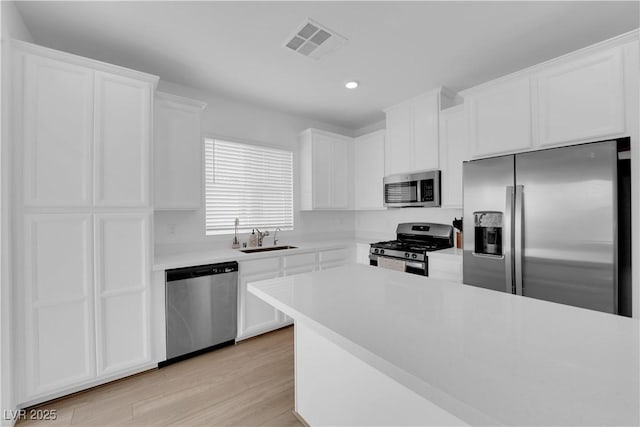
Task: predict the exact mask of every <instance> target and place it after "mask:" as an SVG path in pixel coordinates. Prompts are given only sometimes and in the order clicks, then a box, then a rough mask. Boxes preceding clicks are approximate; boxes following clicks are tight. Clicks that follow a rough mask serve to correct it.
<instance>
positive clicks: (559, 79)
mask: <svg viewBox="0 0 640 427" xmlns="http://www.w3.org/2000/svg"><path fill="white" fill-rule="evenodd" d="M637 55H638V32H637V31H633V32H629V33H627V34H623V35H621V36H618V37H615V38H613V39H611V40H607V41H605V42H602V43H598V44H596V45H593V46H589V47H586V48H584V49H581V50H579V51H576V52H572V53H570V54H567V55H565V56H562V57H559V58H555V59H553V60H551V61H548V62H545V63H542V64H538V65H535V66H533V67H530V68H527V69H525V70H522V71H518V72H516V73H513V74H511V75H508V76H505V77H501V78H499V79H496V80H494V81H491V82H488V83H484V84H482V85H480V86H477V87H474V88H470V89H467V90H465V91H463V92H462V93H461V95H462V96H463V97H464V100H465V108H467V114H468V119H469V147H470V151H471V155H472V157H475V158H479V157H487V156H495V155H500V154H506V153H516V152H523V151H531V150H537V149H543V148H547V147H553V146H559V145H570V144H580V143H585V142H593V141H600V140H603V139H607V138H617V137H623V136H630V135H633V134H635V132H636V129H637V124H638V117H637V113H635V114H634V113H633V111H634V110H637V103H638V93H637V89H634V87H635V86H634V85H635V82H637V80H638V75H637V74H638V71H637V62H636V61H637ZM634 64H635V65H634Z"/></svg>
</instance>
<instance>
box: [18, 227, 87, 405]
mask: <svg viewBox="0 0 640 427" xmlns="http://www.w3.org/2000/svg"><path fill="white" fill-rule="evenodd" d="M91 246H92V245H91V215H89V214H40V215H27V216H25V263H24V265H25V291H24V300H25V306H24V309H25V315H24V318H25V332H26V338H25V352H26V353H25V354H26V365H25V368H26V372H25V374H26V380H27V394H28V397H35V396H36V395H38V394H41V393H44V392H47V391H52V390H55V389H58V388H61V387H64V386H69V385H72V384H75V383H77V382H79V381H83V380H86V379H89V378H91V377H92V376H93V375H94V372H95V362H94V340H93V329H94V328H93V325H94V323H93V299H92V296H93V293H92V289H93V286H92V285H93V277H92V276H93V269H92V248H91Z"/></svg>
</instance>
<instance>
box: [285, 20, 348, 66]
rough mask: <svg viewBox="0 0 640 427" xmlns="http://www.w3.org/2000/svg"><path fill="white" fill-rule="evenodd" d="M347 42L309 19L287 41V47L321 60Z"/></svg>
mask: <svg viewBox="0 0 640 427" xmlns="http://www.w3.org/2000/svg"><path fill="white" fill-rule="evenodd" d="M346 42H347V39H346V38H345V37H343V36H341V35H340V34H338V33H336V32H335V31H332V30H330V29H328V28H327V27H325V26H324V25H320V24H318V23H317V22H315V21H313V20H311V19H307V21H306V22H304V23H303V24H302V25H301V26H300V28H298V31H296V32H295V33H294V34H293V35H292V36H291V37H289V38H288V39H287V42H286V43H285V46H286V47H288V48H289V49H291V50H293V51H295V52H298V53H299V54H301V55H304V56H308V57H309V58H313V59H320V58H321V57H323V56H324V55H326V54H327V53H329V52H333V51H334V50H336V49H338V48H339V47H340V46H342V45H344V44H345V43H346Z"/></svg>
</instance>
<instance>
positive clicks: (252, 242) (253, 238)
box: [249, 228, 258, 248]
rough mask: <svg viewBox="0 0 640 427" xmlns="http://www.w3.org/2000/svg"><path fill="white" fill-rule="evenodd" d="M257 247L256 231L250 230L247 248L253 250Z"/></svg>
mask: <svg viewBox="0 0 640 427" xmlns="http://www.w3.org/2000/svg"><path fill="white" fill-rule="evenodd" d="M256 246H258V236H256V229H255V228H253V229H251V235H250V236H249V247H251V248H255V247H256Z"/></svg>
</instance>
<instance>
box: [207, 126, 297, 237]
mask: <svg viewBox="0 0 640 427" xmlns="http://www.w3.org/2000/svg"><path fill="white" fill-rule="evenodd" d="M205 189H206V194H205V203H206V219H205V222H206V233H207V234H229V233H233V230H234V224H235V219H236V218H239V219H240V225H239V227H238V230H239V231H240V232H251V229H252V228H259V229H260V230H261V231H264V230H273V229H275V228H276V227H280V228H281V229H282V230H293V153H292V152H291V151H286V150H278V149H275V148H267V147H261V146H257V145H248V144H240V143H237V142H229V141H222V140H219V139H205Z"/></svg>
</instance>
